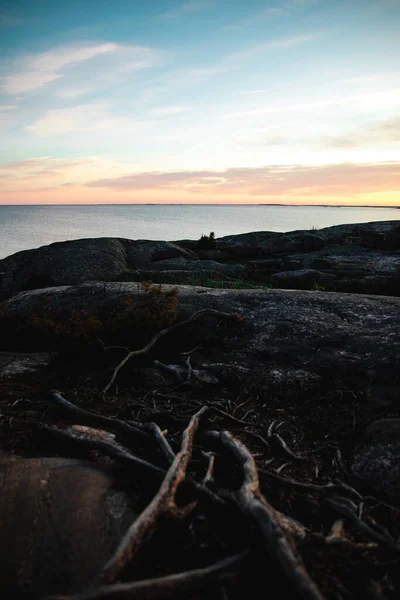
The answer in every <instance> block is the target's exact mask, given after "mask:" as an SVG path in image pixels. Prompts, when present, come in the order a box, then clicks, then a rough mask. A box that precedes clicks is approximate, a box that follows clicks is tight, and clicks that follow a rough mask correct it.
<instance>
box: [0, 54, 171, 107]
mask: <svg viewBox="0 0 400 600" xmlns="http://www.w3.org/2000/svg"><path fill="white" fill-rule="evenodd" d="M96 59H98V60H101V61H102V62H101V67H102V68H103V69H102V71H101V73H102V76H103V77H104V72H105V71H107V68H108V69H109V70H111V71H113V70H118V71H120V72H121V71H123V72H125V73H129V72H132V71H135V70H139V69H144V68H147V67H149V66H153V65H154V64H157V62H158V61H159V54H158V53H157V52H155V51H154V50H152V49H151V48H145V47H141V46H123V45H120V44H115V43H103V44H96V45H93V44H84V45H79V46H77V45H66V46H62V47H58V48H53V49H52V50H49V51H47V52H41V53H38V54H34V55H30V56H27V57H24V58H20V59H18V60H17V61H16V63H15V64H14V65H13V67H12V72H11V73H10V74H8V75H6V76H5V77H3V78H2V79H3V81H4V83H2V85H1V87H2V88H3V91H4V92H5V93H6V94H20V93H24V92H30V91H32V90H35V89H38V88H40V87H42V86H44V85H45V84H47V83H50V82H52V81H55V80H57V79H60V78H62V77H64V76H65V74H66V73H68V74H71V70H72V72H73V69H77V68H78V67H79V66H80V65H82V64H85V63H86V62H87V61H91V62H90V65H91V68H92V69H93V61H95V60H96ZM107 61H108V62H107ZM110 61H111V63H110ZM98 75H99V74H98V73H96V76H97V80H98V79H99V77H98ZM100 81H102V79H100ZM61 93H62V92H61ZM64 97H65V96H64Z"/></svg>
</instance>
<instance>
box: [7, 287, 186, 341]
mask: <svg viewBox="0 0 400 600" xmlns="http://www.w3.org/2000/svg"><path fill="white" fill-rule="evenodd" d="M177 305H178V290H177V288H172V289H168V290H164V289H163V288H162V285H161V284H153V283H152V282H151V281H143V282H141V283H140V284H138V293H137V294H124V295H122V296H121V299H119V300H118V301H115V300H113V301H112V302H110V301H109V300H108V299H107V297H105V301H104V305H103V307H102V308H101V309H100V311H98V312H97V313H96V314H91V313H90V312H89V311H88V310H85V309H80V310H75V311H73V312H72V313H71V312H67V311H65V310H60V311H59V312H57V313H53V314H52V315H51V316H44V315H43V314H32V315H30V316H29V317H28V318H26V319H21V318H20V317H18V318H16V317H11V316H5V317H3V318H1V319H0V330H1V331H2V338H3V339H4V340H7V348H8V349H13V350H32V349H34V350H44V349H45V350H57V351H66V352H87V351H89V350H92V349H93V348H94V347H95V346H98V345H99V340H101V341H102V343H103V344H104V345H131V344H132V343H134V344H138V343H139V344H140V343H142V342H143V340H145V339H148V336H149V335H152V334H153V333H155V332H156V331H158V330H160V329H163V328H164V327H168V326H169V325H172V324H173V322H174V321H175V318H176V309H177Z"/></svg>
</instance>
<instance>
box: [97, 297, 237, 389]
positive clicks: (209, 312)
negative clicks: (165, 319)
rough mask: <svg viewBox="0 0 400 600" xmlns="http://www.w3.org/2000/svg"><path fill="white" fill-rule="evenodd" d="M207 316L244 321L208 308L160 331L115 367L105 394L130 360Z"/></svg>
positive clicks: (129, 353) (235, 316)
mask: <svg viewBox="0 0 400 600" xmlns="http://www.w3.org/2000/svg"><path fill="white" fill-rule="evenodd" d="M207 316H210V317H219V318H220V319H229V320H235V321H237V322H241V321H242V320H243V319H242V318H241V317H239V316H238V315H234V314H231V313H225V312H221V311H219V310H215V309H213V308H206V309H204V310H199V311H198V312H195V313H194V314H193V315H191V316H190V317H189V318H188V319H185V321H180V322H179V323H174V325H170V327H166V328H165V329H162V330H161V331H159V332H158V333H156V334H155V335H153V337H152V338H151V340H150V341H149V343H148V344H147V345H146V346H144V347H143V348H140V349H139V350H132V351H131V352H128V354H127V355H126V356H125V357H124V358H123V359H122V360H121V362H120V363H119V364H118V365H117V366H116V367H115V369H114V372H113V374H112V376H111V379H110V381H109V382H108V383H107V385H106V387H105V388H104V389H103V394H106V393H107V392H108V391H109V389H110V388H111V387H112V385H113V383H114V381H115V379H116V377H117V375H118V373H119V371H120V370H121V369H122V367H123V366H124V365H126V363H127V362H128V360H130V359H131V358H133V357H134V356H143V355H145V354H148V353H149V352H150V350H151V349H152V348H153V346H155V344H156V343H157V342H158V341H159V340H160V339H161V338H163V337H165V336H166V335H169V334H170V333H172V332H173V331H176V330H178V329H182V328H183V327H185V326H186V325H188V324H189V323H192V322H193V321H196V320H197V319H200V318H201V317H207Z"/></svg>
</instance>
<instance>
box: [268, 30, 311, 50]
mask: <svg viewBox="0 0 400 600" xmlns="http://www.w3.org/2000/svg"><path fill="white" fill-rule="evenodd" d="M319 37H321V33H309V34H306V35H296V36H293V37H289V38H282V39H279V40H273V41H272V42H268V43H267V44H263V46H262V47H263V48H291V47H292V46H298V45H299V44H304V43H305V42H312V41H313V40H316V39H318V38H319Z"/></svg>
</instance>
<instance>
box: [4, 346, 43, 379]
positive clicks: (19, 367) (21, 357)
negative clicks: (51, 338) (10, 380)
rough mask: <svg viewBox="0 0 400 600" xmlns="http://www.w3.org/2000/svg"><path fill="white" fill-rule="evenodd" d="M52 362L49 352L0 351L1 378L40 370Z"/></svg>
mask: <svg viewBox="0 0 400 600" xmlns="http://www.w3.org/2000/svg"><path fill="white" fill-rule="evenodd" d="M49 363H50V354H48V353H47V352H31V353H22V352H0V378H3V377H13V376H14V375H20V374H21V373H25V372H30V373H33V372H35V371H39V370H41V369H44V368H45V367H47V366H48V365H49Z"/></svg>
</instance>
